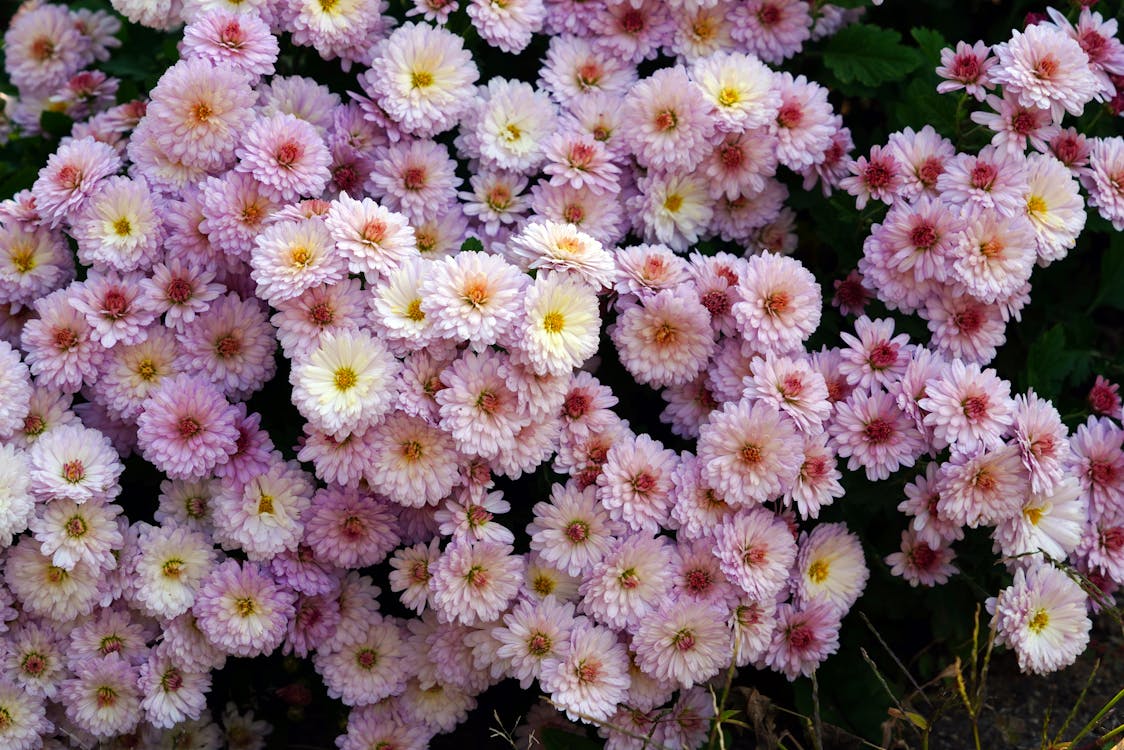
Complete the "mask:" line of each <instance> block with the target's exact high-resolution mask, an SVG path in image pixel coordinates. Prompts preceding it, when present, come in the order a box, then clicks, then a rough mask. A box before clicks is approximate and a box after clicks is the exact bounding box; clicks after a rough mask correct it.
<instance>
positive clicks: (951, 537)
mask: <svg viewBox="0 0 1124 750" xmlns="http://www.w3.org/2000/svg"><path fill="white" fill-rule="evenodd" d="M940 468H941V465H940V464H938V463H937V462H936V461H931V462H930V463H929V464H928V465H926V466H925V473H924V474H918V475H917V477H915V478H914V480H913V481H912V482H909V483H907V484H906V486H905V496H906V499H905V500H903V501H902V502H900V503H898V510H900V511H901V512H902V513H905V514H906V515H907V516H909V517H910V521H909V529H910V531H911V532H913V533H915V534H916V536H917V538H918V539H920V540H921V541H923V542H925V543H926V544H928V545H929V546H930V547H932V548H933V549H936V548H938V547H940V546H941V545H942V544H944V543H945V542H954V541H958V540H960V539H963V538H964V529H963V528H962V527H961V525H960V524H958V523H956V522H955V521H950V520H949V519H948V518H946V517H944V516H942V515H941V514H940V513H938V512H937V503H938V502H939V501H940V499H941V494H940V487H939V478H940Z"/></svg>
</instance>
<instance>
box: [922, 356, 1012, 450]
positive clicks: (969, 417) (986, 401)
mask: <svg viewBox="0 0 1124 750" xmlns="http://www.w3.org/2000/svg"><path fill="white" fill-rule="evenodd" d="M925 391H926V397H925V398H923V399H921V400H920V401H918V405H919V406H920V407H921V408H922V409H924V410H925V411H926V412H928V413H927V414H926V415H925V424H926V425H927V426H931V427H932V428H933V430H934V434H935V435H936V437H937V438H938V439H939V440H941V441H943V442H944V443H945V444H948V445H953V446H955V449H956V450H958V451H974V450H976V449H977V448H979V447H983V448H996V447H998V446H999V445H1000V443H1001V435H1002V434H1003V432H1004V431H1005V430H1006V429H1007V428H1008V427H1009V426H1010V424H1011V419H1012V411H1013V409H1014V402H1013V401H1012V400H1011V384H1010V383H1008V382H1007V381H1005V380H1002V379H1000V377H999V376H998V375H997V374H996V373H995V370H992V369H990V368H989V369H986V370H981V369H980V366H979V365H975V364H969V365H965V364H964V363H963V362H961V361H959V360H953V361H952V362H951V363H950V364H949V366H948V368H947V369H946V370H945V372H944V373H943V374H942V375H941V376H940V377H938V378H935V379H933V380H931V381H929V383H928V384H927V385H926V388H925Z"/></svg>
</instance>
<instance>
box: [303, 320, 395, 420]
mask: <svg viewBox="0 0 1124 750" xmlns="http://www.w3.org/2000/svg"><path fill="white" fill-rule="evenodd" d="M397 370H398V362H397V361H396V360H395V359H394V357H392V356H391V354H390V352H389V351H387V348H386V345H385V344H383V343H382V342H381V341H379V340H378V339H375V338H373V337H372V336H371V335H370V334H368V333H364V332H363V331H346V330H345V331H340V332H338V333H331V332H329V333H325V334H324V335H323V337H322V338H321V340H320V346H319V347H318V348H317V349H316V351H314V352H313V353H312V354H311V356H309V358H308V359H307V360H305V361H303V362H297V363H296V364H295V366H294V367H293V373H292V376H291V377H290V382H291V383H292V384H293V403H295V404H296V406H297V409H299V410H300V413H301V414H303V415H304V417H305V419H307V420H308V421H309V422H311V423H312V424H313V425H314V426H316V427H317V428H318V429H320V430H322V431H324V432H327V433H329V434H331V435H332V436H333V437H335V438H336V439H337V440H342V439H343V438H345V437H347V436H348V435H349V434H351V433H352V432H362V431H363V430H365V429H366V428H367V427H369V426H371V425H372V424H374V423H375V422H377V421H378V420H379V419H381V418H382V416H383V415H384V414H385V413H386V412H387V410H388V409H390V407H391V405H392V404H393V402H394V387H393V384H394V376H395V374H396V372H397Z"/></svg>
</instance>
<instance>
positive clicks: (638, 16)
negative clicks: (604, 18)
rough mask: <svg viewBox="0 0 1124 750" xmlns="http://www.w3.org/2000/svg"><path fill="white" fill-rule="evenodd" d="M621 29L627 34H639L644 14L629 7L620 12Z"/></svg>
mask: <svg viewBox="0 0 1124 750" xmlns="http://www.w3.org/2000/svg"><path fill="white" fill-rule="evenodd" d="M620 25H621V30H622V31H624V32H625V33H628V34H639V33H640V32H641V31H643V30H644V15H643V14H642V13H641V12H640V11H639V10H637V9H636V8H629V9H628V10H626V11H625V12H624V13H622V14H621V20H620Z"/></svg>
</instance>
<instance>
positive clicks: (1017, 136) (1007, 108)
mask: <svg viewBox="0 0 1124 750" xmlns="http://www.w3.org/2000/svg"><path fill="white" fill-rule="evenodd" d="M987 104H988V106H989V107H991V108H992V110H994V112H982V111H980V112H973V113H972V114H971V120H972V122H974V123H977V124H979V125H985V126H987V127H988V128H990V129H991V130H994V131H995V135H994V136H992V139H991V144H992V145H993V146H995V147H996V148H1005V149H1007V150H1008V151H1010V152H1012V153H1022V152H1023V151H1026V147H1027V143H1028V142H1029V143H1030V145H1032V146H1033V147H1034V148H1036V149H1037V150H1039V151H1045V150H1046V143H1047V142H1048V141H1049V140H1051V139H1053V138H1054V137H1055V136H1056V135H1057V134H1058V133H1059V132H1061V128H1060V127H1058V125H1057V124H1056V123H1055V122H1054V120H1053V117H1052V116H1051V114H1050V112H1049V110H1045V109H1039V108H1038V107H1035V106H1032V105H1028V104H1021V103H1019V102H1018V100H1017V99H1016V98H1015V95H1014V94H1012V93H1008V94H1006V95H1004V97H1003V98H1002V99H1000V98H999V97H997V96H994V95H988V97H987Z"/></svg>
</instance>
